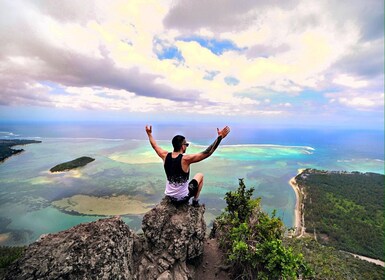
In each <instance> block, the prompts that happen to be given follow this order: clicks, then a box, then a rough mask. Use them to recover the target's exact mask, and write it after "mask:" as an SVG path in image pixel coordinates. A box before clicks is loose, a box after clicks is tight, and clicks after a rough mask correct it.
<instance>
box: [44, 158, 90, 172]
mask: <svg viewBox="0 0 385 280" xmlns="http://www.w3.org/2000/svg"><path fill="white" fill-rule="evenodd" d="M94 160H95V159H94V158H90V157H80V158H77V159H74V160H71V161H67V162H63V163H60V164H58V165H56V166H54V167H52V168H51V169H50V171H51V172H61V171H67V170H71V169H74V168H78V167H82V166H85V165H87V164H89V163H90V162H92V161H94Z"/></svg>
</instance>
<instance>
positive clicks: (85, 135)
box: [0, 123, 384, 246]
mask: <svg viewBox="0 0 385 280" xmlns="http://www.w3.org/2000/svg"><path fill="white" fill-rule="evenodd" d="M145 125H146V124H117V123H109V124H104V123H93V124H85V123H83V124H71V123H61V124H40V125H38V124H4V123H3V124H0V139H36V140H40V141H42V143H39V144H29V145H26V146H23V147H22V148H23V149H24V150H25V152H23V153H21V154H19V155H15V156H12V157H11V158H8V159H7V160H6V161H5V162H3V163H0V245H10V246H15V245H25V244H30V243H32V242H34V241H35V240H37V239H38V238H39V236H40V235H42V234H47V233H54V232H58V231H61V230H65V229H68V228H70V227H72V226H75V225H77V224H79V223H83V222H90V221H94V220H97V219H100V218H103V217H106V216H111V215H120V216H121V217H122V218H123V220H124V221H125V222H126V223H127V224H128V225H129V227H130V228H131V229H133V230H135V231H140V230H141V220H142V217H143V214H144V213H145V212H146V211H148V210H150V209H151V208H152V207H153V206H154V205H156V204H157V203H159V202H160V200H161V199H162V197H163V196H164V194H163V193H164V187H165V175H164V170H163V166H162V161H161V160H160V159H159V158H158V157H157V155H156V154H155V152H154V151H153V150H152V148H151V146H150V144H149V142H148V140H147V135H146V133H145V130H144V127H145ZM176 134H182V135H184V136H186V139H187V141H188V142H190V143H191V145H190V146H189V148H188V150H187V153H196V152H200V151H202V150H204V149H205V148H206V147H207V146H208V145H209V144H211V143H212V142H213V140H214V139H215V138H216V127H213V126H212V125H209V124H196V123H193V124H190V125H184V126H182V125H166V124H154V125H153V135H154V137H155V139H157V141H158V144H159V145H160V146H161V147H163V148H164V149H166V150H171V148H172V146H171V138H172V137H173V136H174V135H176ZM81 156H89V157H92V158H95V161H93V162H91V163H90V164H88V165H87V166H85V167H83V168H80V169H76V170H72V171H68V172H59V173H50V172H49V169H50V168H52V167H53V166H55V165H57V164H59V163H62V162H65V161H69V160H73V159H75V158H78V157H81ZM303 168H317V169H322V170H338V171H360V172H375V173H381V174H384V131H373V130H336V129H318V130H315V129H278V128H269V129H267V128H259V127H256V126H252V125H239V124H238V125H232V126H231V133H230V134H229V136H228V137H227V138H226V139H224V140H223V141H222V143H221V145H220V146H219V148H218V149H217V151H216V152H215V153H214V154H213V155H212V156H211V157H210V158H208V159H207V160H205V161H202V162H200V163H196V164H194V165H192V166H191V177H192V176H193V174H194V173H197V172H203V173H204V174H205V179H204V187H203V190H202V192H201V197H200V201H201V203H204V204H205V205H206V213H205V219H206V222H207V224H208V227H211V224H212V221H213V220H214V218H215V217H216V216H218V215H219V214H220V213H221V211H223V209H224V208H225V207H226V205H225V201H224V196H225V194H226V192H228V191H232V190H235V189H236V188H237V187H238V182H239V178H243V179H244V182H245V184H246V186H247V187H248V188H250V187H253V188H254V189H255V191H254V196H255V197H261V199H262V200H261V203H262V207H263V209H264V210H265V211H267V212H269V213H272V212H273V211H274V210H276V213H277V216H279V217H280V218H281V219H282V220H283V222H284V224H285V226H286V227H287V228H290V227H293V225H294V207H295V193H294V191H293V189H292V188H291V186H290V185H289V183H288V182H289V180H290V178H292V177H294V176H295V175H296V174H297V172H298V170H299V169H303Z"/></svg>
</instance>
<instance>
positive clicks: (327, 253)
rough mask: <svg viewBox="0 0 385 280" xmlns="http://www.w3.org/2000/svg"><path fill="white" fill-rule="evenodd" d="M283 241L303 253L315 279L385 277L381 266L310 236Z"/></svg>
mask: <svg viewBox="0 0 385 280" xmlns="http://www.w3.org/2000/svg"><path fill="white" fill-rule="evenodd" d="M284 243H285V245H286V246H290V247H291V248H292V249H293V251H294V252H296V253H301V254H303V256H304V258H305V261H306V262H307V263H308V265H309V266H310V267H311V268H312V270H313V271H314V278H315V279H347V280H348V279H349V280H350V279H357V280H368V279H385V271H384V268H383V267H381V266H378V265H375V264H373V263H369V262H367V261H363V260H360V259H358V258H355V257H354V256H352V255H351V254H348V253H345V252H342V251H340V250H337V249H335V248H333V247H329V246H324V245H321V244H320V243H318V242H317V241H316V240H314V239H312V238H309V237H308V238H290V239H289V238H287V239H284Z"/></svg>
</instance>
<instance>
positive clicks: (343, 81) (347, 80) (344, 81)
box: [333, 74, 368, 88]
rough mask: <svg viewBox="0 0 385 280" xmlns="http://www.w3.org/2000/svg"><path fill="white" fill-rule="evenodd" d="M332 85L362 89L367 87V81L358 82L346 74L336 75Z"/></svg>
mask: <svg viewBox="0 0 385 280" xmlns="http://www.w3.org/2000/svg"><path fill="white" fill-rule="evenodd" d="M333 83H335V84H339V85H343V86H346V87H350V88H362V87H366V86H367V85H368V82H367V81H365V80H358V79H355V78H354V77H352V76H349V75H346V74H341V75H338V76H337V77H336V78H334V80H333Z"/></svg>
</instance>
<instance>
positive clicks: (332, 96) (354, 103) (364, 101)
mask: <svg viewBox="0 0 385 280" xmlns="http://www.w3.org/2000/svg"><path fill="white" fill-rule="evenodd" d="M325 96H326V97H327V98H328V99H329V102H330V103H334V104H335V103H338V104H340V105H342V106H345V107H349V108H353V109H355V110H362V111H371V110H383V108H384V93H371V92H369V93H367V92H360V93H357V92H346V93H329V94H326V95H325Z"/></svg>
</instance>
